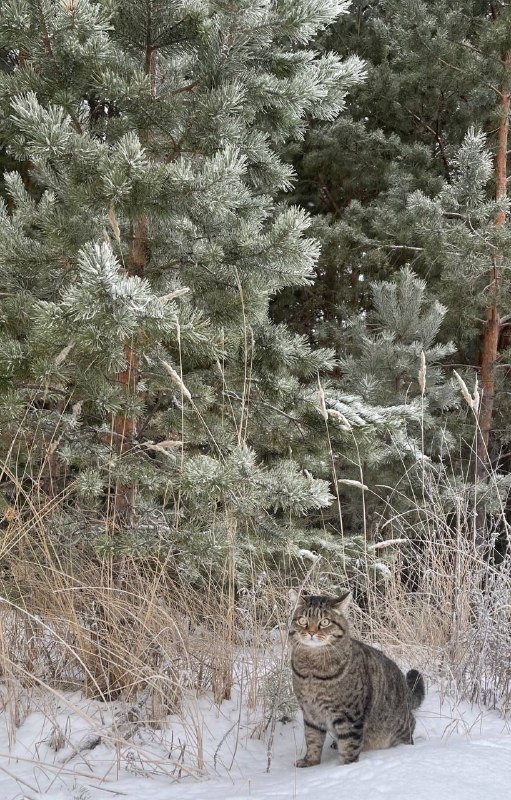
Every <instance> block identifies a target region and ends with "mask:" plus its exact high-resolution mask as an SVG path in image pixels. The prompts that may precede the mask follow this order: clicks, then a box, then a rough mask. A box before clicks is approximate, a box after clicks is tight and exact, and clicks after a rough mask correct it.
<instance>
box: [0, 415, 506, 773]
mask: <svg viewBox="0 0 511 800" xmlns="http://www.w3.org/2000/svg"><path fill="white" fill-rule="evenodd" d="M326 424H327V425H328V421H326ZM52 452H53V451H52ZM50 456H51V453H50V455H49V457H50ZM331 456H332V468H333V470H334V471H335V463H334V455H333V453H331ZM42 471H44V470H42ZM359 477H360V481H352V483H356V487H357V490H358V489H360V490H361V508H362V511H363V513H365V504H364V498H365V492H366V491H369V489H368V488H367V486H366V485H365V484H364V476H363V474H362V470H360V475H359ZM334 478H335V475H334ZM6 479H8V480H11V482H12V484H13V486H15V488H16V489H17V490H18V497H17V500H16V501H15V502H14V503H13V504H12V506H10V507H9V508H8V509H6V511H5V513H4V518H3V520H2V540H1V543H0V567H1V570H2V571H1V573H0V669H1V675H2V681H1V688H2V692H1V696H0V702H1V703H2V704H3V711H4V715H5V718H6V721H7V725H8V730H9V734H10V741H11V742H14V740H15V738H16V731H17V729H18V728H19V726H20V725H21V724H22V723H23V721H24V719H25V718H26V716H27V714H28V713H29V711H30V710H31V709H33V708H36V707H37V708H38V709H39V710H41V709H43V714H44V715H45V716H46V718H48V719H50V720H51V719H52V714H54V711H52V709H53V708H54V706H53V705H52V702H51V701H52V700H53V701H55V702H57V701H59V702H61V703H67V704H68V705H70V708H71V709H73V708H74V710H75V711H76V713H79V714H80V715H82V716H85V717H87V719H88V722H89V723H90V730H91V731H92V734H91V735H94V731H95V730H97V728H98V722H97V720H98V718H101V717H102V712H101V711H99V712H98V702H100V703H101V702H103V703H104V701H109V700H112V699H117V700H120V701H121V703H122V712H121V714H120V717H117V718H116V719H114V721H113V722H112V723H111V724H110V726H109V728H108V732H107V733H105V728H104V726H103V727H102V728H101V736H102V738H103V740H104V739H105V737H106V738H108V739H109V741H110V742H111V744H112V745H113V746H114V747H115V748H117V751H118V752H119V754H121V753H125V748H124V745H125V742H126V740H127V739H129V740H130V742H131V744H132V745H133V735H134V733H135V732H136V731H137V730H139V729H140V727H141V726H143V727H144V728H145V729H148V730H159V729H162V728H164V727H165V724H166V720H167V719H168V716H169V714H177V715H181V718H182V720H183V725H185V727H186V729H187V732H188V733H187V741H189V742H190V741H192V742H193V759H192V761H193V767H192V766H190V764H191V762H190V759H187V758H185V753H184V750H183V747H185V745H183V744H182V743H178V744H177V745H176V747H175V748H174V747H173V748H171V750H172V753H173V755H172V757H171V758H169V760H168V763H167V764H166V765H165V770H167V771H168V770H170V772H171V773H172V774H173V775H174V776H176V775H178V776H179V775H181V774H187V773H190V772H191V773H193V774H199V773H200V772H201V771H202V770H203V768H204V754H203V746H202V737H203V731H202V729H201V722H200V719H199V715H198V714H197V713H196V711H195V710H194V709H195V705H194V704H195V703H196V702H197V698H199V697H201V696H203V695H205V694H206V693H210V694H211V695H212V697H213V698H214V701H215V702H216V703H217V704H218V705H220V704H221V702H222V701H223V700H224V699H227V698H229V697H230V695H231V693H232V692H233V691H235V692H237V693H238V696H239V694H242V696H243V699H244V705H245V706H246V707H247V708H248V709H256V708H257V709H258V711H259V713H258V716H257V721H256V722H255V723H254V735H260V736H263V735H264V736H265V737H266V740H267V742H268V759H269V761H270V760H271V748H272V740H273V733H274V731H275V724H276V720H277V719H279V718H281V717H286V716H289V715H291V714H292V713H293V701H292V698H291V694H290V683H289V671H288V667H287V660H286V644H287V617H288V613H289V609H288V606H287V591H288V588H289V587H290V586H291V585H294V586H296V576H293V575H289V574H285V575H284V574H283V575H282V576H281V578H280V579H279V578H275V577H273V578H272V579H271V580H269V579H268V575H266V576H265V575H264V574H263V573H261V571H259V572H257V573H256V572H254V576H253V587H252V589H251V590H248V591H243V592H240V591H238V588H237V583H236V563H235V541H234V538H235V534H234V533H233V542H232V548H231V553H230V556H229V558H228V559H227V563H226V566H225V574H224V576H223V579H222V580H220V581H218V579H217V580H216V581H213V579H211V580H210V581H209V582H208V581H205V582H204V584H203V585H202V586H201V587H200V588H197V587H193V586H191V585H190V584H189V583H188V582H187V581H186V579H185V578H181V577H180V575H181V573H180V570H179V565H178V564H175V563H173V561H172V559H173V558H174V556H171V555H168V554H165V555H164V556H162V557H161V558H154V559H146V560H135V559H133V558H131V557H129V556H119V555H117V556H104V557H102V558H100V557H95V556H94V555H92V554H91V551H90V550H88V549H87V548H86V547H83V548H82V550H81V551H80V550H76V548H75V549H74V550H73V557H70V556H69V555H68V556H66V552H65V548H64V549H63V548H62V546H61V542H60V543H59V542H58V539H56V537H55V536H54V535H53V531H52V525H53V523H54V521H55V519H58V514H59V509H60V507H61V506H62V507H63V506H64V504H65V503H66V502H67V500H68V497H67V496H66V497H63V496H60V497H53V498H52V499H50V500H47V499H45V498H44V496H43V495H42V493H39V492H38V491H37V490H36V491H35V492H34V494H33V495H27V494H26V492H24V490H23V488H22V481H21V480H18V479H17V478H16V476H14V475H11V474H9V473H6ZM335 485H336V486H337V480H336V479H335ZM34 486H36V487H38V486H40V481H38V480H35V481H34ZM69 491H72V487H70V488H68V489H66V492H69ZM447 497H448V502H446V498H447ZM338 505H339V510H340V512H341V504H340V501H339V497H338ZM396 505H397V503H396ZM223 522H224V527H228V525H226V524H225V520H224V521H223ZM494 526H495V530H498V529H500V530H506V531H507V522H506V519H505V514H504V509H501V511H500V513H497V514H496V515H495V516H494ZM375 545H376V547H378V546H379V545H381V546H382V552H384V555H385V558H386V560H387V564H388V567H389V569H388V576H387V577H386V578H385V579H383V578H382V577H381V576H380V577H379V578H378V579H376V578H371V577H370V576H368V574H367V573H365V570H364V565H363V564H362V565H361V567H360V569H361V573H364V574H363V575H362V576H361V577H362V580H361V581H360V586H361V587H363V588H362V590H361V592H360V593H359V594H358V595H357V601H358V602H357V604H355V605H354V608H353V625H354V628H355V631H356V633H357V634H358V635H360V636H361V637H363V638H364V639H366V640H368V641H371V642H373V643H376V644H379V645H381V646H382V647H383V649H384V650H385V651H386V652H388V653H389V654H390V655H392V656H393V657H394V658H396V660H398V661H399V662H400V663H401V664H402V665H403V666H415V667H418V668H419V669H421V670H422V671H423V672H424V673H425V674H426V676H427V677H429V678H430V679H432V680H434V681H435V682H437V683H438V684H439V685H440V687H441V688H443V689H444V690H445V691H446V692H451V693H453V694H454V695H455V696H456V697H458V698H468V699H470V700H472V701H474V702H477V703H482V704H483V703H484V704H486V705H490V706H491V707H495V708H498V709H499V710H500V711H501V712H502V713H503V714H508V713H509V712H510V711H511V669H510V664H511V633H510V632H511V555H510V553H509V552H505V553H503V554H502V555H501V557H500V561H499V563H497V562H496V561H495V559H494V557H493V554H494V552H495V550H494V545H495V535H494V534H488V540H487V541H486V542H485V541H483V542H481V540H480V539H478V537H476V536H475V535H474V513H473V498H472V497H470V496H469V495H468V493H467V491H466V489H465V484H464V483H463V481H461V482H460V483H457V482H456V481H454V480H451V481H448V480H447V479H446V478H445V475H442V476H440V477H438V476H437V477H436V478H434V477H432V476H431V475H426V474H424V476H423V480H422V491H421V496H420V497H418V498H417V501H416V503H415V504H413V503H412V504H411V506H410V507H409V508H408V511H407V512H406V514H405V515H404V516H403V513H402V512H401V513H399V514H398V513H397V512H393V511H392V505H391V501H389V500H388V498H387V501H386V507H385V520H384V522H383V523H382V525H381V526H380V539H379V540H378V541H376V543H373V544H372V546H375ZM391 554H392V555H391ZM336 570H337V567H336V566H335V565H334V564H330V563H328V562H327V561H326V560H325V559H321V558H318V559H317V560H315V561H314V562H313V563H312V566H311V569H310V571H309V574H308V575H307V579H306V585H307V588H312V589H314V587H316V588H317V587H320V586H324V585H325V584H328V582H329V580H330V583H331V584H333V585H335V584H337V585H338V584H339V583H340V582H343V579H342V578H341V577H340V576H339V574H338V572H337V571H336ZM268 574H269V573H268ZM272 574H273V575H274V573H272ZM355 581H356V576H355ZM70 692H74V693H75V694H70ZM77 692H78V693H80V695H81V696H82V697H85V698H90V700H91V702H92V703H94V704H95V705H94V706H91V708H94V712H93V713H92V712H91V713H90V714H89V712H84V710H83V706H82V705H79V704H76V700H75V698H76V693H77ZM73 704H75V705H74V706H73ZM98 715H99V717H98ZM54 716H55V719H54V721H53V723H52V733H51V739H52V742H53V744H52V747H53V749H55V750H62V749H64V748H65V747H66V746H67V747H71V745H70V743H69V741H68V738H67V736H66V731H65V730H62V728H61V725H60V723H59V722H58V721H57V716H56V714H55V715H54ZM89 745H90V742H89V741H88V740H87V741H84V742H83V749H84V750H86V749H87V747H89ZM81 746H82V745H80V747H81ZM220 746H221V743H220V744H219V748H220ZM76 747H77V745H76V743H75V744H73V746H72V747H71V753H73V752H76ZM133 747H134V745H133V746H132V747H131V749H130V751H129V752H130V753H131V755H130V756H129V758H131V759H132V761H133V763H131V762H130V763H131V768H132V769H139V768H140V769H144V767H143V766H136V764H138V762H139V761H140V764H142V762H143V760H142V759H141V757H140V754H137V750H136V747H135V749H133ZM180 748H181V750H180ZM133 753H135V755H133ZM186 755H187V756H188V755H189V754H186ZM122 758H124V765H125V766H126V765H128V766H129V764H127V762H126V758H127V756H122V757H121V755H119V759H120V761H121V760H122ZM215 759H216V755H215ZM135 762H136V763H135ZM143 763H145V764H146V765H147V763H148V762H147V759H146V760H145V761H144V762H143ZM160 767H161V765H159V766H158V768H160Z"/></svg>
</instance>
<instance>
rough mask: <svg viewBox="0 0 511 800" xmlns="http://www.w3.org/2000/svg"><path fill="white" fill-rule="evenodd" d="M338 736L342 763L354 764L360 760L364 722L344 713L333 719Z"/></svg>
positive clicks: (338, 748)
mask: <svg viewBox="0 0 511 800" xmlns="http://www.w3.org/2000/svg"><path fill="white" fill-rule="evenodd" d="M333 728H334V730H335V734H336V737H337V751H338V753H339V761H340V763H341V764H353V763H354V762H355V761H358V757H359V755H360V752H361V750H362V741H363V738H364V722H363V720H361V719H360V720H357V719H353V718H350V717H348V715H343V716H342V717H337V719H334V721H333Z"/></svg>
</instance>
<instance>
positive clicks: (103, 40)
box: [0, 0, 364, 581]
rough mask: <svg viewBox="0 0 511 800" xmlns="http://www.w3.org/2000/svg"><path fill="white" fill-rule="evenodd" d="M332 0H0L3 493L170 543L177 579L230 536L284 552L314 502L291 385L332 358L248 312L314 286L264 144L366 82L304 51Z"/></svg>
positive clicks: (313, 435) (245, 552)
mask: <svg viewBox="0 0 511 800" xmlns="http://www.w3.org/2000/svg"><path fill="white" fill-rule="evenodd" d="M346 10H347V3H346V2H343V1H342V0H293V2H288V1H287V0H279V2H277V3H260V2H255V0H243V2H237V3H234V4H232V3H231V4H229V3H224V2H223V1H221V0H180V1H179V2H175V3H168V2H163V0H150V2H148V3H146V4H144V5H143V6H141V5H140V3H139V2H135V0H101V1H100V2H93V0H80V2H75V3H72V4H70V3H57V2H52V0H43V2H41V3H38V4H31V3H27V2H25V0H11V2H9V3H7V4H4V7H3V9H2V21H1V23H0V47H1V48H4V49H3V51H2V52H7V53H11V52H12V53H15V54H17V55H16V63H15V65H14V67H13V68H12V69H8V70H4V71H2V72H1V73H0V107H1V109H2V115H1V120H0V146H1V147H3V148H4V151H5V153H6V154H7V155H8V156H9V158H10V159H12V160H13V163H14V164H15V167H14V168H13V169H11V170H10V171H9V172H7V173H6V174H5V178H4V180H5V195H6V202H5V204H4V206H3V208H2V211H1V217H0V250H1V254H0V321H1V324H2V336H1V338H0V390H1V397H0V415H1V418H2V420H4V421H5V425H2V433H1V447H2V458H3V459H4V460H5V462H6V466H7V468H8V470H9V471H10V474H13V475H16V476H17V481H16V485H12V486H11V487H9V486H7V487H6V488H5V496H6V497H7V499H10V500H11V501H12V500H13V499H14V494H15V493H16V491H18V490H19V484H20V483H21V484H22V485H24V484H26V489H27V491H28V492H30V491H32V488H33V487H34V486H36V487H37V493H38V498H39V500H38V502H39V503H40V504H43V505H44V502H45V498H46V502H48V501H53V500H55V498H57V497H59V496H60V497H61V498H62V499H61V500H60V501H59V502H60V505H61V507H60V511H59V514H57V515H55V516H53V517H52V525H53V530H54V534H55V536H56V537H57V539H58V537H59V536H60V537H61V539H62V542H65V541H67V540H68V534H67V533H66V531H69V530H70V529H72V530H75V529H76V528H77V526H78V527H79V528H80V529H81V531H82V533H81V536H78V537H77V539H73V541H80V540H81V542H82V545H83V544H86V546H87V547H91V548H93V550H94V551H95V552H96V553H97V554H98V555H101V554H112V555H115V554H120V553H129V554H131V555H132V556H134V557H137V558H139V557H140V558H142V557H143V558H148V557H150V556H151V557H160V556H161V557H162V558H165V557H166V556H167V555H168V554H169V553H171V554H172V555H173V556H175V559H176V563H177V564H180V565H181V566H180V567H179V569H183V570H185V573H186V574H188V575H189V576H190V577H191V578H193V579H194V580H202V579H203V578H204V577H205V576H207V575H208V573H214V574H215V575H217V576H220V577H221V576H222V574H223V572H224V569H225V560H226V558H227V556H228V554H229V552H231V553H232V552H234V551H236V559H237V560H238V561H239V562H240V565H241V566H240V580H243V581H249V580H250V574H251V569H252V567H251V566H250V563H251V562H255V561H257V560H259V562H260V563H261V564H263V563H264V561H265V559H268V560H269V562H271V563H272V564H273V565H275V566H276V565H278V564H279V563H282V561H283V559H285V558H286V557H287V556H286V554H287V553H292V556H293V557H296V558H297V559H298V560H299V559H300V558H301V557H300V556H299V554H298V550H299V546H298V544H295V542H301V543H303V542H304V541H306V540H307V530H308V528H309V527H310V526H311V525H314V524H315V522H316V521H317V515H318V514H320V513H321V510H322V509H324V508H325V507H327V506H329V505H330V504H331V501H332V494H331V491H330V486H329V482H328V478H329V477H330V476H328V475H327V474H324V475H322V476H321V477H318V478H312V477H310V476H309V475H308V473H306V472H304V458H305V457H308V456H309V453H310V451H311V450H315V451H316V452H317V453H320V452H321V451H322V450H324V448H325V447H326V444H325V438H324V432H325V429H324V424H323V421H322V420H321V418H320V417H318V415H317V413H316V409H315V407H316V397H315V390H314V389H313V388H311V380H315V377H316V373H317V372H318V371H320V370H329V369H331V368H332V367H333V365H334V359H333V353H332V351H331V349H328V348H323V349H313V348H312V347H311V346H310V344H309V342H308V341H307V339H306V338H304V337H303V336H299V335H296V334H294V333H292V332H291V331H289V330H288V329H287V328H286V327H285V326H283V325H276V324H274V323H273V322H272V321H271V320H270V317H269V313H268V308H269V302H270V299H271V298H272V297H273V296H274V295H275V294H276V293H277V292H278V291H280V290H282V289H283V288H284V287H288V286H310V284H311V283H312V281H313V278H314V271H315V267H316V264H317V262H318V257H319V245H318V241H317V240H316V239H315V238H314V237H313V236H311V234H310V230H309V229H310V219H309V217H308V215H307V214H306V213H305V212H304V211H303V210H302V209H300V208H299V207H297V206H291V205H289V204H283V203H281V202H280V200H279V199H278V198H277V195H278V194H279V193H280V192H285V191H287V190H289V188H290V187H291V182H292V178H293V170H292V168H291V166H290V165H289V163H287V162H286V161H285V159H284V158H283V147H284V145H286V146H287V145H288V144H289V143H290V142H293V141H294V142H297V141H299V140H301V139H302V138H303V136H304V135H305V132H306V130H307V127H308V126H309V125H310V122H311V120H312V119H320V120H333V119H335V118H336V117H337V115H338V114H339V112H340V111H341V110H342V109H343V107H344V104H345V97H346V93H347V91H348V90H349V89H350V88H351V87H352V86H354V85H355V84H357V83H359V82H360V81H361V80H362V79H363V75H364V69H363V65H362V62H361V61H360V60H359V59H357V58H356V57H351V58H348V59H342V58H340V57H339V56H338V55H336V54H334V53H333V52H320V51H318V50H316V49H315V48H314V40H315V38H316V37H317V35H318V34H319V33H320V32H321V31H323V30H324V29H325V28H326V27H327V26H328V25H330V24H331V23H332V22H333V21H334V20H335V19H337V17H338V16H339V15H340V14H344V13H345V12H346ZM13 442H14V445H13ZM311 512H313V513H312V519H308V518H307V515H309V514H311ZM233 537H234V538H233ZM234 542H235V543H234ZM343 546H344V545H343ZM355 549H357V548H355ZM68 552H69V551H68ZM77 552H78V551H77ZM340 552H341V551H340V549H339V553H340ZM76 557H78V556H76ZM242 565H245V567H246V568H242Z"/></svg>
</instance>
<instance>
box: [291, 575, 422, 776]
mask: <svg viewBox="0 0 511 800" xmlns="http://www.w3.org/2000/svg"><path fill="white" fill-rule="evenodd" d="M289 598H290V600H291V602H292V603H293V605H295V606H296V608H295V611H294V614H293V619H292V623H291V629H290V633H289V637H290V644H291V668H292V671H293V689H294V692H295V695H296V698H297V700H298V703H299V705H300V707H301V709H302V712H303V721H304V728H305V741H306V746H307V750H306V753H305V756H304V758H300V759H299V760H298V761H297V762H296V766H297V767H312V766H314V765H315V764H319V762H320V760H321V752H322V748H323V743H324V741H325V737H326V734H327V731H329V732H330V733H331V734H332V735H333V736H334V738H335V740H336V742H337V750H338V753H339V761H340V763H341V764H351V763H353V762H355V761H358V757H359V755H360V753H361V752H362V750H377V749H380V748H384V747H392V746H393V745H396V744H399V743H400V742H405V743H407V744H413V731H414V728H415V717H414V716H413V713H412V712H413V710H414V709H416V708H418V707H419V706H420V704H421V703H422V701H423V699H424V696H425V687H424V679H423V677H422V675H421V674H420V672H418V671H417V670H415V669H412V670H410V671H409V672H408V673H407V675H406V678H405V676H404V675H403V673H402V672H401V670H400V669H399V667H398V666H397V664H395V663H394V661H392V660H391V659H390V658H387V656H385V655H384V654H383V653H381V652H380V651H379V650H376V649H375V648H374V647H370V646H369V645H367V644H365V643H364V642H360V641H358V640H357V639H354V638H352V637H351V636H350V632H349V626H348V623H347V621H346V616H345V613H346V610H347V608H348V606H349V603H350V600H351V594H350V592H348V593H347V594H344V595H343V596H342V597H326V596H323V595H319V596H318V595H304V596H302V597H301V598H299V597H298V595H297V594H296V592H294V591H293V590H291V591H290V593H289Z"/></svg>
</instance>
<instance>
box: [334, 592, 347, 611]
mask: <svg viewBox="0 0 511 800" xmlns="http://www.w3.org/2000/svg"><path fill="white" fill-rule="evenodd" d="M351 601H352V595H351V592H350V591H349V590H348V591H347V592H344V593H343V594H342V595H340V596H339V597H336V598H334V600H333V601H332V608H335V610H336V611H338V612H339V614H346V612H347V610H348V608H349V605H350V603H351Z"/></svg>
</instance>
